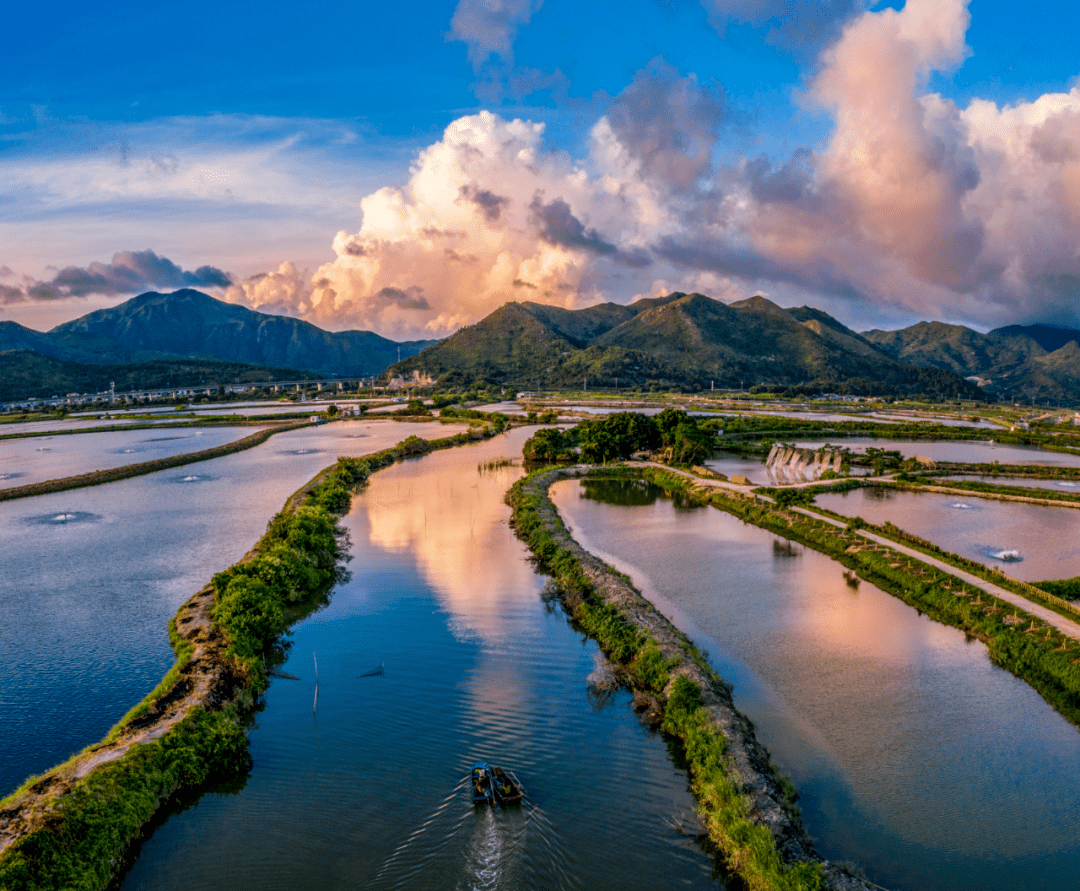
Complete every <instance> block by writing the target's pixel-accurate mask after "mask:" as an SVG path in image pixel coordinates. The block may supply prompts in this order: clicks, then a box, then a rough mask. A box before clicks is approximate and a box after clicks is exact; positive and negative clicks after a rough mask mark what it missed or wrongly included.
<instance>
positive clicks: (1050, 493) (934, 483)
mask: <svg viewBox="0 0 1080 891" xmlns="http://www.w3.org/2000/svg"><path fill="white" fill-rule="evenodd" d="M921 485H922V486H924V487H926V488H929V489H931V490H935V489H936V490H942V489H944V490H947V491H950V492H971V493H973V494H976V495H980V496H982V497H984V498H990V499H992V500H998V501H1026V502H1043V501H1058V502H1063V503H1064V504H1075V505H1080V494H1073V493H1072V492H1060V491H1056V490H1054V489H1038V488H1035V487H1033V486H1009V485H998V484H997V483H987V482H983V481H982V480H949V479H939V478H927V479H924V480H922V481H921Z"/></svg>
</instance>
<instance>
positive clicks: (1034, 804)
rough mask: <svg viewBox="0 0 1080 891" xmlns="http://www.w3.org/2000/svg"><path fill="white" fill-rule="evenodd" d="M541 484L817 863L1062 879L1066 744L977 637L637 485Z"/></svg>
mask: <svg viewBox="0 0 1080 891" xmlns="http://www.w3.org/2000/svg"><path fill="white" fill-rule="evenodd" d="M553 491H554V496H555V500H556V503H557V505H558V508H559V511H560V513H561V515H562V517H563V518H564V520H565V521H566V522H567V524H568V526H569V527H570V529H571V531H572V533H573V534H574V536H575V537H576V538H577V539H578V541H579V542H581V544H582V545H583V546H584V547H586V548H588V549H589V550H591V551H592V552H593V553H596V554H598V555H600V556H602V557H604V558H605V559H607V560H609V561H610V562H611V563H613V564H614V565H615V566H616V567H618V568H619V569H621V570H623V571H625V572H627V573H628V574H630V576H631V577H632V578H633V579H634V581H635V583H636V584H637V585H638V586H639V587H640V588H641V590H642V591H643V592H644V593H645V594H646V596H647V597H649V598H650V599H651V600H652V601H653V602H654V603H655V604H657V606H658V607H660V608H661V609H662V610H663V611H664V612H665V613H666V614H667V615H669V616H670V617H671V618H672V620H673V621H674V622H675V623H676V624H677V625H678V626H680V627H681V628H682V629H683V630H685V631H686V632H687V633H688V634H689V635H690V636H691V637H692V638H693V639H694V640H695V641H696V642H697V643H698V644H699V645H701V646H704V647H706V648H707V649H708V651H709V652H710V654H711V661H712V663H713V664H714V665H715V666H716V668H717V669H718V671H719V672H720V674H721V675H723V676H724V677H725V678H727V679H728V680H729V681H731V682H732V683H733V684H734V696H735V702H736V705H738V706H739V707H740V708H741V709H742V710H743V711H744V712H745V713H746V714H748V715H749V716H750V718H751V719H752V720H753V721H754V723H755V724H756V726H757V731H758V735H759V738H760V739H761V740H762V741H763V742H764V743H765V744H766V745H767V746H768V747H769V749H770V750H771V752H772V754H773V758H774V760H775V761H776V762H777V764H778V765H779V766H780V768H781V769H782V770H784V771H786V772H788V773H789V774H790V775H791V777H792V779H793V780H794V782H795V785H796V787H797V788H798V790H799V795H800V803H801V806H802V811H803V816H804V819H805V821H806V824H807V827H808V829H809V831H810V833H811V835H813V836H814V837H815V838H816V839H817V844H818V847H819V849H820V850H821V852H822V853H823V854H825V855H826V856H828V857H830V858H834V859H839V860H849V861H852V862H853V863H855V864H857V865H858V866H860V867H862V868H863V869H864V870H865V871H866V873H867V875H868V876H869V878H871V879H872V880H873V881H874V882H877V883H879V884H881V885H883V886H885V887H886V888H889V889H893V891H926V889H941V891H946V889H948V891H1015V889H1017V888H1064V887H1070V886H1072V885H1075V881H1076V875H1077V874H1078V872H1080V732H1078V731H1077V729H1076V728H1075V727H1073V726H1072V725H1070V724H1068V723H1067V722H1066V721H1065V720H1064V719H1062V718H1061V717H1059V716H1058V715H1057V713H1056V712H1054V711H1053V710H1052V709H1051V708H1050V707H1049V706H1048V705H1047V704H1046V703H1045V702H1044V701H1043V700H1042V699H1041V698H1040V697H1039V696H1038V694H1036V693H1035V692H1034V691H1033V690H1032V689H1031V688H1030V687H1028V686H1027V685H1026V684H1024V683H1023V682H1022V681H1020V680H1017V679H1016V678H1015V677H1013V676H1012V675H1010V674H1008V673H1007V672H1005V671H1003V670H1001V669H999V668H996V667H995V666H994V665H992V664H991V662H990V659H989V656H988V653H987V651H986V648H985V647H984V646H983V645H982V644H981V643H979V642H978V641H973V640H970V639H966V638H965V636H964V635H963V633H961V632H959V631H956V630H954V629H951V628H948V627H945V626H943V625H939V624H937V623H935V622H932V621H931V620H930V619H928V618H926V617H925V616H922V615H920V614H919V613H917V612H916V611H915V610H914V609H912V608H911V607H908V606H907V605H905V604H904V603H902V602H901V601H899V600H897V599H896V598H893V597H891V596H889V595H887V594H885V593H883V592H882V591H880V590H878V589H876V588H874V587H873V586H872V585H870V584H868V583H866V582H863V583H862V584H861V585H859V586H858V587H857V588H852V587H850V586H849V585H848V584H847V583H846V582H845V580H844V577H843V574H842V567H841V566H839V565H838V564H836V563H834V562H832V561H830V560H829V559H828V558H826V557H824V556H823V555H821V554H818V553H816V552H814V551H811V550H807V549H804V548H802V547H800V546H798V545H794V544H792V543H790V542H788V541H786V540H784V539H778V538H777V537H775V536H774V535H772V534H770V533H767V532H765V531H764V530H761V529H758V528H757V527H754V526H749V525H745V524H743V523H742V522H741V521H739V520H737V519H735V518H734V517H732V516H730V515H729V514H725V513H723V512H721V511H719V510H716V509H714V508H697V509H692V510H687V509H680V508H678V507H676V505H675V504H673V502H672V501H671V500H669V499H668V498H667V497H665V496H664V495H663V493H662V491H661V490H659V489H657V488H656V487H651V486H649V485H647V484H645V483H634V482H609V483H601V482H588V483H585V484H584V485H582V484H580V483H577V482H566V483H561V484H559V485H557V486H556V487H555V489H554V490H553Z"/></svg>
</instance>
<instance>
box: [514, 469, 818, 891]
mask: <svg viewBox="0 0 1080 891" xmlns="http://www.w3.org/2000/svg"><path fill="white" fill-rule="evenodd" d="M547 473H549V470H541V471H538V472H537V473H534V474H531V475H530V476H528V477H525V478H524V479H523V480H520V481H519V482H517V483H516V484H515V485H514V486H513V487H512V488H511V490H510V492H509V493H507V502H508V503H509V504H510V506H511V507H512V508H513V515H512V519H511V523H512V525H513V526H514V530H515V531H516V533H517V535H518V536H519V537H520V538H521V539H522V540H523V541H524V542H525V543H526V545H527V546H528V547H529V549H530V550H531V551H532V552H533V554H534V555H535V558H536V560H537V563H538V564H539V566H540V567H541V568H542V569H543V570H544V571H545V572H547V573H548V574H550V575H551V577H552V579H553V580H554V582H555V584H556V586H557V587H558V589H559V593H560V595H561V598H562V602H563V604H564V606H565V607H566V610H567V612H568V613H569V614H570V617H571V619H572V620H573V621H574V623H575V624H576V626H577V627H579V628H580V629H581V630H582V631H584V632H585V633H586V634H588V635H589V636H590V637H591V638H593V639H594V640H595V641H596V642H597V643H598V644H599V645H600V649H601V650H602V651H603V652H604V654H605V655H606V656H607V657H608V658H609V659H610V660H611V661H612V662H614V663H615V664H617V665H619V666H621V668H622V674H624V676H627V677H629V679H630V684H631V686H633V687H634V688H635V689H639V690H643V691H648V692H649V693H651V694H653V695H654V696H655V697H656V698H657V700H658V702H659V703H660V705H661V707H662V708H663V710H664V717H663V725H662V727H663V729H664V731H665V732H667V733H668V734H670V735H671V736H672V737H674V738H675V739H676V740H677V741H678V742H679V743H680V744H681V745H682V747H683V749H684V751H685V753H686V758H687V762H688V764H689V767H690V772H691V775H692V777H693V788H694V792H695V794H696V795H697V797H698V801H699V804H700V807H701V813H702V815H703V817H704V819H705V822H706V825H707V827H708V830H709V836H710V839H711V840H712V842H713V844H715V845H716V847H717V849H718V850H719V851H720V852H721V854H722V856H723V859H724V860H725V862H726V863H727V865H728V867H729V868H730V869H731V870H732V871H733V872H735V873H736V874H738V876H739V877H740V878H741V879H742V880H743V881H744V882H745V883H746V885H747V887H748V888H751V889H754V891H817V889H822V888H824V887H825V885H824V879H823V874H822V870H821V867H820V865H819V864H816V863H800V864H795V865H793V866H789V865H787V864H785V863H784V861H783V858H782V857H781V855H780V852H779V850H778V848H777V845H776V840H775V839H774V837H773V835H772V834H771V833H770V831H769V830H768V828H767V827H765V826H762V825H759V824H756V823H754V822H753V821H752V820H751V819H750V815H749V814H748V812H747V805H746V801H745V799H744V796H743V794H742V784H741V781H740V780H739V779H738V777H737V776H734V777H733V776H732V775H731V773H730V772H729V770H728V768H727V764H726V760H725V753H726V750H727V747H728V744H727V740H726V739H725V738H724V736H723V734H722V733H720V731H719V730H717V729H716V727H715V725H714V724H713V722H712V721H711V719H710V716H709V714H708V712H707V711H706V709H705V708H704V706H703V705H702V699H701V690H700V688H699V687H698V685H697V684H696V683H694V682H693V681H692V680H690V679H688V678H686V677H685V676H682V675H680V676H679V677H677V678H676V680H675V682H674V683H672V682H671V677H672V670H673V669H674V668H676V667H677V665H678V664H679V660H673V661H669V660H666V659H665V658H664V656H663V654H662V652H661V650H660V648H659V646H658V644H657V641H656V639H655V638H654V637H653V636H652V635H651V634H650V633H649V632H648V631H646V630H644V629H642V628H640V627H637V626H635V625H634V624H632V623H631V622H630V621H628V620H627V618H626V616H624V615H623V613H622V612H621V611H620V609H619V608H618V606H616V605H615V604H614V603H611V602H609V601H607V600H605V599H604V598H603V597H602V595H601V594H600V593H599V592H598V591H597V590H596V588H595V586H594V584H593V582H592V580H591V579H590V577H589V575H588V573H587V572H586V571H585V569H584V567H583V566H582V564H581V560H580V559H579V558H578V556H577V554H576V553H575V552H574V550H573V549H572V548H571V547H568V546H567V543H568V542H571V541H572V539H571V538H570V534H569V532H568V531H567V530H566V527H565V526H564V525H563V523H562V520H561V519H560V518H559V516H558V513H557V512H556V511H555V508H554V505H553V504H552V503H551V500H550V498H549V497H548V495H547V491H546V487H544V488H543V489H541V486H543V480H544V479H545V478H546V475H547ZM609 571H612V572H614V571H613V570H609ZM616 575H617V574H616ZM683 640H684V646H683V649H684V651H685V654H686V655H687V656H688V657H689V658H690V659H692V660H693V661H694V662H696V663H698V664H699V665H706V663H705V660H704V658H703V657H702V655H701V654H700V653H699V652H698V651H697V650H696V648H694V647H693V645H692V644H690V643H689V641H686V640H685V638H683ZM705 670H706V673H707V674H710V675H711V676H712V677H713V678H715V673H713V672H712V670H711V669H709V668H707V667H706V668H705ZM716 681H717V683H722V682H720V681H719V679H718V678H716Z"/></svg>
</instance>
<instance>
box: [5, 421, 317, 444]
mask: <svg viewBox="0 0 1080 891" xmlns="http://www.w3.org/2000/svg"><path fill="white" fill-rule="evenodd" d="M287 420H289V416H286V417H282V416H281V415H273V416H271V417H266V418H256V417H247V416H245V415H221V416H219V417H207V416H204V415H183V416H181V417H180V418H170V419H169V420H166V421H157V422H147V423H145V424H108V425H102V426H101V427H74V428H70V429H66V430H65V429H63V428H60V429H54V430H27V431H25V432H23V433H0V441H3V440H11V439H38V438H40V437H42V436H79V435H81V434H83V433H120V432H121V431H125V430H177V429H182V428H184V427H254V426H259V427H262V426H263V425H265V424H272V423H274V422H276V421H287ZM304 420H307V419H306V418H305V419H304ZM2 429H3V427H0V430H2Z"/></svg>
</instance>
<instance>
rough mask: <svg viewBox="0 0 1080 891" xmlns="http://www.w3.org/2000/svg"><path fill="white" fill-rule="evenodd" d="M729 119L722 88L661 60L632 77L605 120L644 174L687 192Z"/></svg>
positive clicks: (709, 159) (706, 166) (703, 169)
mask: <svg viewBox="0 0 1080 891" xmlns="http://www.w3.org/2000/svg"><path fill="white" fill-rule="evenodd" d="M727 117H728V110H727V100H726V97H725V96H724V90H723V87H722V86H720V85H719V84H713V85H710V86H708V87H703V86H700V85H699V84H698V82H697V78H696V76H695V75H693V74H690V75H688V76H686V77H683V76H681V75H680V74H679V72H678V71H677V70H676V69H675V68H673V67H672V66H671V65H668V64H667V63H666V62H664V61H663V60H662V59H654V60H653V61H652V62H650V63H649V65H648V67H647V68H645V69H644V70H642V71H639V72H638V73H637V74H636V75H634V79H633V81H631V83H630V85H629V86H627V87H626V89H625V90H623V92H622V93H620V94H619V95H618V96H617V97H616V98H615V101H614V102H613V103H612V104H611V107H610V108H609V109H608V111H607V113H606V115H605V117H604V120H605V121H606V122H607V125H608V126H609V127H610V129H611V133H612V134H613V135H614V137H615V138H616V139H617V140H618V142H619V144H620V145H621V146H622V148H623V149H624V150H625V151H626V152H627V153H629V154H630V155H631V156H632V157H633V158H634V159H635V160H636V161H637V162H638V164H639V165H640V170H641V173H642V174H643V175H644V176H645V177H646V178H649V179H652V180H658V181H660V182H662V183H665V184H667V185H668V186H670V187H671V188H673V189H677V190H680V191H687V190H690V189H693V188H695V187H696V185H697V183H698V180H699V179H700V178H701V177H702V176H703V175H704V174H705V173H706V172H707V171H708V170H709V169H710V167H711V165H712V147H713V145H714V144H715V143H716V140H717V138H718V136H719V131H720V128H721V125H722V124H723V123H724V122H725V120H726V118H727Z"/></svg>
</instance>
